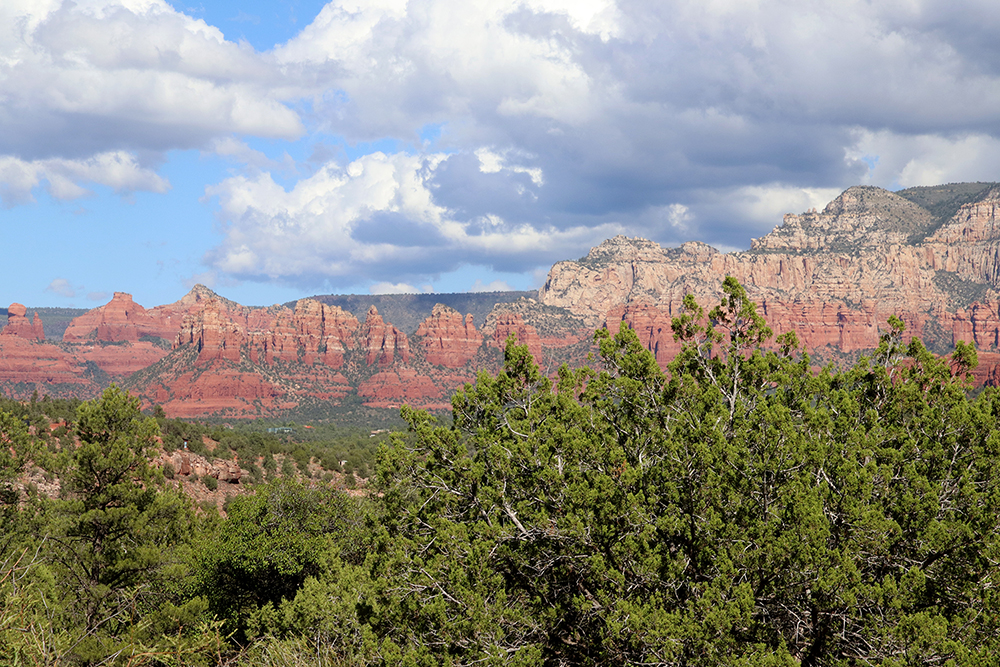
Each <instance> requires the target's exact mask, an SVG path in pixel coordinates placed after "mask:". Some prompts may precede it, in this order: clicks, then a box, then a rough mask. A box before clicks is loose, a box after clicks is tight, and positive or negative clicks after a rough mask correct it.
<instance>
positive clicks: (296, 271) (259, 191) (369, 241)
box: [206, 153, 621, 287]
mask: <svg viewBox="0 0 1000 667" xmlns="http://www.w3.org/2000/svg"><path fill="white" fill-rule="evenodd" d="M448 159H449V157H448V156H445V155H440V154H430V155H408V154H404V153H396V154H392V155H386V154H383V153H373V154H371V155H366V156H364V157H362V158H359V159H358V160H355V161H353V162H351V163H350V164H348V165H347V166H346V167H341V166H340V165H338V164H336V163H328V164H326V165H325V166H324V167H322V168H321V169H320V170H318V171H317V172H316V173H315V174H313V175H312V176H310V177H309V178H305V179H302V180H300V181H298V183H296V184H295V186H294V187H293V188H292V189H291V190H285V189H284V188H283V187H281V186H280V185H278V184H277V183H276V182H275V181H274V180H273V179H272V178H271V176H270V174H268V173H260V174H256V175H253V176H236V177H233V178H229V179H226V180H225V181H223V182H222V183H220V184H218V185H215V186H212V187H209V188H208V189H207V190H206V194H207V196H209V197H216V198H217V199H218V203H219V216H220V218H221V219H222V221H223V225H222V227H221V229H222V230H223V232H224V234H225V238H224V241H223V243H222V244H221V245H220V246H219V247H217V248H216V249H215V250H213V251H212V252H211V253H209V255H208V256H207V257H206V260H207V261H208V263H209V264H210V265H212V266H213V267H215V268H216V269H218V270H220V271H224V272H227V273H230V274H233V275H236V276H239V277H242V278H251V279H258V280H260V279H279V280H286V281H293V282H303V283H310V284H316V283H320V282H322V281H325V280H331V281H333V282H339V283H352V282H355V281H356V280H357V279H358V278H368V279H374V280H379V281H385V280H386V277H387V276H392V275H414V276H433V275H440V274H441V273H445V272H447V271H450V270H452V269H454V268H456V267H457V266H459V265H461V264H467V263H479V264H493V265H502V264H504V263H512V264H516V265H517V266H518V268H519V270H521V269H524V268H530V267H531V266H534V265H535V264H537V263H539V262H541V261H548V260H549V258H550V257H551V255H552V253H561V252H567V251H568V250H569V249H575V248H577V247H580V246H582V245H586V244H590V243H597V242H599V241H600V240H601V239H603V238H604V236H605V235H608V234H613V233H617V232H619V231H621V227H620V226H618V225H613V224H608V225H598V226H597V227H596V228H591V227H587V226H574V227H569V228H567V229H558V228H554V227H552V226H540V225H533V224H530V223H526V222H522V223H510V222H508V221H506V220H505V219H503V218H501V217H499V216H496V215H493V216H474V217H471V218H470V217H462V216H459V215H456V212H455V211H452V210H450V209H448V208H445V207H443V206H441V205H439V204H437V203H436V202H435V199H434V192H433V186H434V178H435V176H436V173H437V172H438V171H439V170H440V169H441V168H442V166H443V165H444V164H445V163H446V161H447V160H448ZM408 287H409V286H408Z"/></svg>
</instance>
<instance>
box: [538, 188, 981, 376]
mask: <svg viewBox="0 0 1000 667" xmlns="http://www.w3.org/2000/svg"><path fill="white" fill-rule="evenodd" d="M998 211H1000V190H997V189H993V190H991V191H988V192H985V193H984V194H983V195H982V198H981V199H979V200H978V201H975V202H971V203H966V204H963V205H962V206H960V207H958V210H957V212H956V213H955V214H954V215H952V216H951V217H950V218H949V219H948V220H946V221H944V222H943V223H941V222H939V221H938V219H936V218H935V217H934V216H933V215H932V214H931V213H930V212H929V211H928V210H925V209H923V208H921V207H920V206H917V205H916V204H914V203H913V202H911V201H909V200H907V199H904V198H903V197H900V196H898V195H896V194H893V193H890V192H887V191H884V190H880V189H879V188H871V187H859V188H851V189H850V190H848V191H846V192H845V193H844V194H842V195H841V196H840V197H838V198H837V199H835V200H834V201H833V202H831V203H830V204H829V205H828V206H827V207H826V208H825V209H824V211H823V212H822V213H817V212H815V211H810V212H808V213H804V214H802V215H791V214H790V215H786V216H785V219H784V222H783V224H782V225H780V226H779V227H777V228H776V229H775V230H774V231H773V232H771V233H770V234H768V235H767V236H765V237H763V238H761V239H755V240H754V241H753V243H752V247H751V250H750V251H749V252H737V253H730V254H722V253H718V252H715V251H714V250H712V249H711V248H709V247H707V246H703V245H702V244H690V243H687V244H684V245H682V246H680V247H679V248H661V247H660V246H658V245H657V244H655V243H652V242H651V241H647V240H645V239H627V238H625V237H616V238H615V239H610V240H609V241H606V242H605V243H602V244H601V245H600V246H598V247H597V248H595V249H593V250H592V251H591V252H590V254H589V255H588V256H587V257H586V258H584V259H583V260H581V261H579V262H560V263H558V264H556V265H555V266H554V267H553V268H552V270H551V271H550V273H549V279H548V281H547V282H546V285H545V287H543V288H542V290H541V292H540V295H539V298H540V301H541V302H542V303H543V304H547V305H551V306H558V307H562V308H566V309H567V310H570V311H571V312H573V313H575V314H577V315H579V316H581V317H582V318H584V319H585V320H586V321H587V323H588V324H594V323H609V324H610V323H615V322H620V321H622V320H624V321H626V322H628V323H629V325H630V326H633V327H634V328H635V329H636V330H637V331H639V332H640V338H641V339H643V342H644V343H645V344H646V345H647V346H648V347H649V348H650V349H652V350H654V352H655V353H656V355H657V359H658V361H660V363H664V361H665V360H666V359H669V358H671V357H672V356H673V353H674V350H675V349H676V345H674V344H673V343H672V341H671V338H672V332H671V331H670V329H669V322H670V318H671V317H674V316H676V315H677V314H678V313H679V312H680V310H681V307H682V303H683V298H684V295H685V294H687V293H689V292H690V293H692V294H694V295H695V297H696V298H697V299H698V300H699V302H700V303H702V304H703V305H705V306H708V307H711V306H712V305H714V304H715V303H718V300H719V293H720V285H721V283H722V280H723V279H724V278H725V276H727V275H731V276H734V277H736V278H737V279H738V280H739V281H740V282H741V283H742V284H743V285H744V286H745V287H746V288H747V291H748V294H750V296H751V298H753V299H754V300H755V301H756V302H757V303H758V304H759V305H760V306H761V312H762V314H764V315H765V317H766V318H767V320H768V323H769V324H770V325H771V327H772V328H773V329H775V332H776V333H782V332H783V331H787V330H789V329H794V330H795V331H796V332H797V333H798V334H799V338H800V339H801V340H802V341H803V342H804V343H805V345H806V347H807V349H810V350H821V349H823V348H830V349H831V350H833V349H836V350H837V351H839V352H848V353H850V352H857V351H860V350H867V349H872V348H874V347H875V346H876V345H877V344H878V338H879V332H880V328H884V327H885V322H886V320H887V319H888V317H889V316H890V315H894V314H895V315H899V316H901V317H902V318H903V320H904V321H905V322H906V323H907V325H908V331H909V333H912V334H914V335H918V336H922V337H924V338H930V339H932V340H934V341H937V342H939V343H940V345H942V346H947V345H953V344H954V341H956V340H974V341H975V342H976V343H977V345H979V346H981V347H983V348H994V347H996V346H997V342H996V340H997V335H998V323H997V322H996V318H997V316H996V312H997V307H996V304H997V302H998V300H1000V294H998V292H997V289H998V288H1000V221H998V219H997V217H998Z"/></svg>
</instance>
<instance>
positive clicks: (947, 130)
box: [0, 0, 1000, 307]
mask: <svg viewBox="0 0 1000 667" xmlns="http://www.w3.org/2000/svg"><path fill="white" fill-rule="evenodd" d="M998 33H1000V7H998V6H997V5H996V3H994V2H989V1H986V0H967V1H965V2H943V1H932V0H885V1H884V2H879V3H870V2H862V1H852V0H836V1H834V0H803V1H801V2H798V3H795V4H794V5H789V4H788V3H786V2H782V1H781V0H758V1H757V2H753V3H749V2H744V1H736V0H715V1H713V2H705V1H704V0H698V1H695V0H666V1H665V0H574V1H570V0H518V1H517V2H513V1H507V0H468V1H467V2H463V3H455V2H453V0H409V1H405V0H344V1H338V2H332V3H323V2H317V1H312V0H257V1H255V2H247V1H244V2H238V3H237V2H216V1H212V2H200V3H195V2H172V3H168V2H165V1H164V0H77V1H76V2H69V1H68V0H65V1H64V0H6V1H5V2H4V3H2V6H0V199H2V208H0V233H2V239H3V248H4V257H3V260H2V263H0V266H2V271H3V273H2V277H3V280H2V281H0V304H2V305H6V304H8V303H11V302H15V301H16V302H21V303H25V304H27V305H29V306H75V307H93V306H96V305H100V304H102V303H104V302H106V301H107V300H108V299H109V298H110V295H111V293H112V292H114V291H125V292H130V293H132V294H133V295H134V296H135V299H136V301H137V302H139V303H141V304H143V305H145V306H154V305H158V304H161V303H167V302H171V301H174V300H176V299H178V298H180V297H181V296H183V294H184V293H185V292H186V291H187V290H188V289H190V287H191V286H192V285H193V284H195V283H197V282H201V283H205V284H207V285H209V286H210V287H212V288H213V289H215V290H216V291H218V292H219V293H221V294H223V295H224V296H226V297H228V298H231V299H234V300H236V301H239V302H241V303H246V304H251V305H266V304H271V303H276V302H284V301H289V300H292V299H296V298H299V297H302V296H308V295H312V294H323V293H331V292H341V293H347V292H351V293H368V292H393V291H435V292H450V291H467V290H474V289H497V288H513V289H533V288H537V287H538V286H540V285H541V284H542V282H544V279H545V275H546V272H547V270H548V268H549V267H550V266H551V265H552V263H554V262H556V261H559V260H561V259H575V258H578V257H580V256H582V255H583V254H585V253H586V252H587V250H588V249H589V248H590V247H592V246H593V245H596V244H597V243H599V242H600V241H601V240H603V239H604V238H607V237H609V236H613V235H615V234H619V233H621V234H626V235H629V236H643V237H646V238H651V239H653V240H655V241H658V242H660V243H662V244H664V245H677V244H679V243H682V242H684V241H688V240H692V239H697V240H701V241H704V242H706V243H710V244H712V245H714V246H716V247H718V248H720V249H723V250H735V249H744V248H746V247H748V246H749V241H750V239H751V238H753V237H757V236H761V235H763V234H766V233H767V232H768V231H770V230H771V229H772V228H773V227H774V226H775V225H777V224H779V223H780V221H781V215H782V214H783V213H786V212H801V211H804V210H807V209H809V208H811V207H813V206H819V207H822V206H823V205H825V203H826V202H828V201H829V200H830V199H832V198H833V197H834V196H836V194H838V193H839V192H840V191H842V190H843V189H845V188H847V187H849V186H851V185H855V184H859V183H864V184H874V185H879V186H882V187H886V188H890V189H898V188H901V187H908V186H912V185H929V184H935V183H943V182H953V181H964V180H979V181H994V180H1000V175H998V171H1000V150H998V149H1000V141H998V137H1000V43H998V42H997V40H996V39H995V35H996V34H998Z"/></svg>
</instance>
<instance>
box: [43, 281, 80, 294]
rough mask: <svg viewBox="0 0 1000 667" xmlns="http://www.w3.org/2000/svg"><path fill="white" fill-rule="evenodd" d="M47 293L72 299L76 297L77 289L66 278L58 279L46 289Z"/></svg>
mask: <svg viewBox="0 0 1000 667" xmlns="http://www.w3.org/2000/svg"><path fill="white" fill-rule="evenodd" d="M79 289H83V287H80V288H79ZM45 291H46V292H51V293H53V294H58V295H59V296H63V297H66V298H67V299H72V298H73V297H75V296H76V288H74V287H73V285H72V284H71V283H70V282H69V281H68V280H66V279H65V278H56V279H55V280H53V281H52V282H50V283H49V286H48V287H46V288H45Z"/></svg>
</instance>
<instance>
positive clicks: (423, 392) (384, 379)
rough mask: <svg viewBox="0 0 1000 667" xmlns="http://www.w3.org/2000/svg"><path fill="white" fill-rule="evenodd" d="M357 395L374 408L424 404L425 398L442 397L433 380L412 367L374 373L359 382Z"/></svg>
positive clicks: (426, 401) (425, 402)
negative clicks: (419, 373) (418, 373)
mask: <svg viewBox="0 0 1000 667" xmlns="http://www.w3.org/2000/svg"><path fill="white" fill-rule="evenodd" d="M358 396H360V397H361V398H362V399H365V405H367V406H370V407H376V408H398V407H399V406H401V405H402V404H404V403H408V404H410V405H421V406H424V405H426V404H427V403H428V402H429V401H428V400H427V399H438V400H440V399H441V398H442V394H441V390H440V389H438V388H437V387H436V386H435V385H434V382H433V381H432V380H431V379H430V378H429V377H427V376H424V375H417V372H416V371H415V370H414V369H412V368H399V369H397V370H388V371H382V372H380V373H376V374H375V375H373V376H372V377H371V378H369V379H368V380H365V381H364V382H362V383H361V384H360V386H359V387H358Z"/></svg>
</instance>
